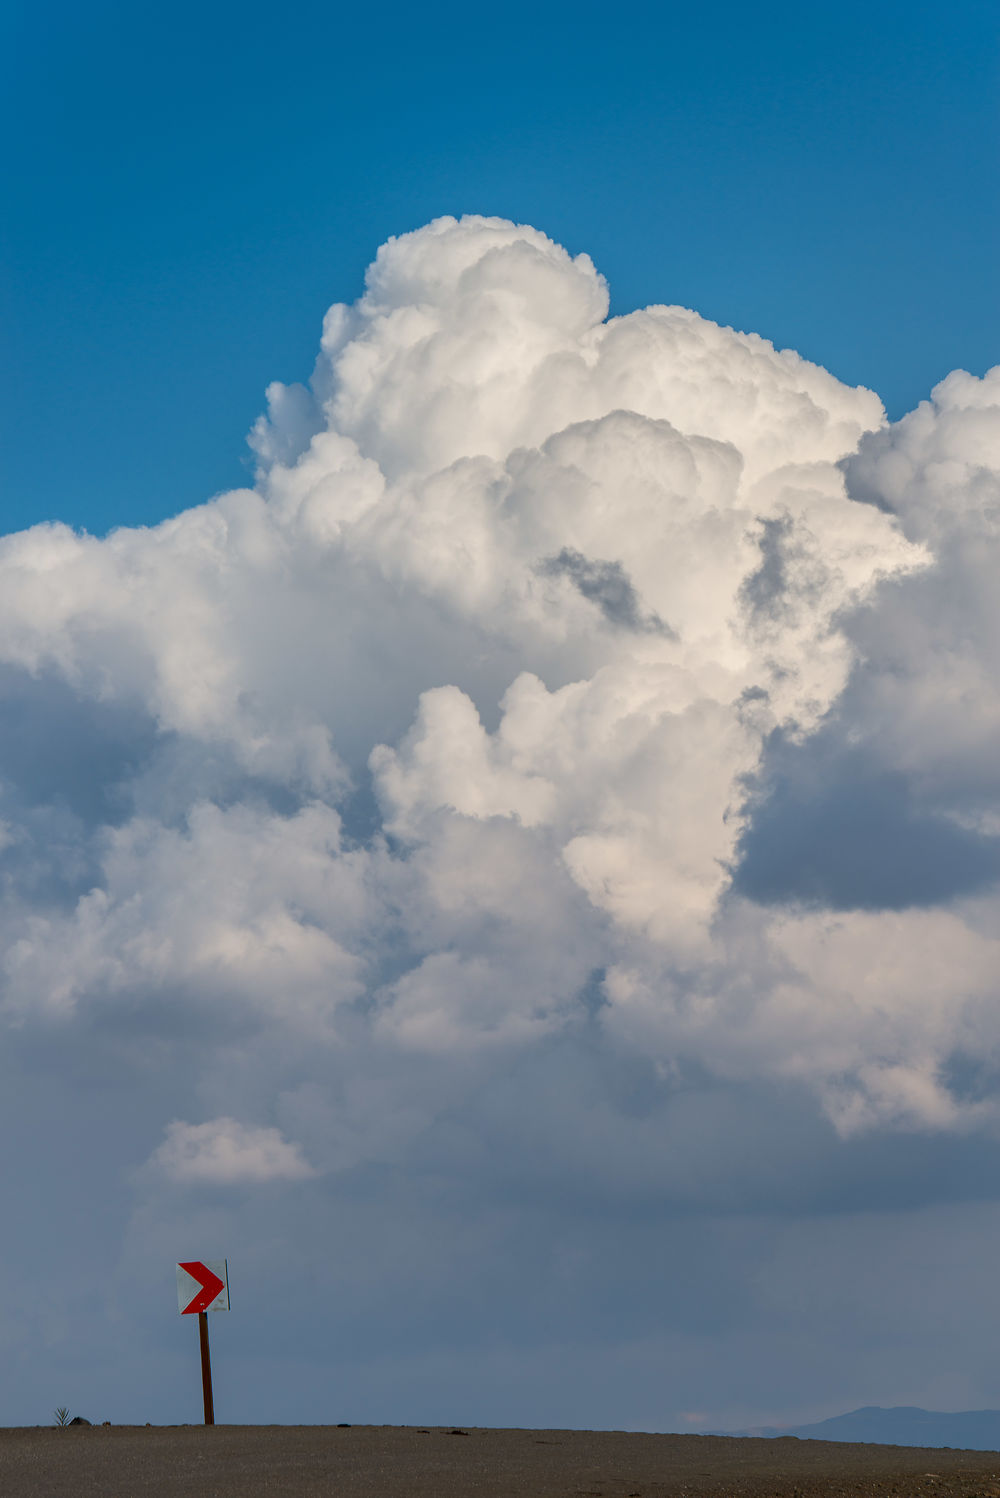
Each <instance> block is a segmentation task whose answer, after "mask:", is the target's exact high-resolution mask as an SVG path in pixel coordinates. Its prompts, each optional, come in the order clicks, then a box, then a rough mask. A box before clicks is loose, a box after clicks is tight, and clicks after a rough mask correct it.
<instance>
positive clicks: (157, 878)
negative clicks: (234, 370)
mask: <svg viewBox="0 0 1000 1498" xmlns="http://www.w3.org/2000/svg"><path fill="white" fill-rule="evenodd" d="M607 305H608V304H607V293H606V288H605V285H604V282H603V280H602V278H601V277H600V275H599V274H598V273H597V272H596V271H595V269H594V267H593V265H592V264H591V262H590V260H589V259H588V258H587V257H586V256H585V255H580V256H577V257H576V258H575V259H573V258H571V257H570V256H569V255H568V254H567V253H566V252H565V251H564V250H562V249H561V248H560V247H559V246H557V245H555V244H553V243H552V242H551V241H550V240H548V239H547V238H546V237H545V236H544V235H542V234H540V233H538V232H537V231H535V230H533V229H530V228H526V227H522V226H515V225H513V224H510V223H506V222H502V221H500V220H495V219H484V218H466V219H463V220H461V221H459V222H456V221H455V220H453V219H440V220H438V221H436V222H435V223H433V224H430V225H429V226H428V227H426V228H424V229H421V230H419V231H418V232H416V233H413V234H409V235H405V236H402V237H400V238H398V239H393V240H390V241H389V243H388V244H386V245H385V246H383V248H382V249H381V250H380V251H379V254H378V256H377V258H376V260H375V262H374V264H373V266H372V267H371V269H370V271H369V274H368V279H367V289H366V291H365V294H364V296H363V297H362V298H361V300H360V301H358V302H357V303H356V304H354V305H353V306H341V305H338V306H335V307H333V308H332V309H331V310H330V312H329V313H328V314H327V317H326V319H325V323H324V330H323V339H322V346H321V351H320V355H319V358H318V360H317V363H316V368H315V370H314V373H313V376H312V379H311V382H310V384H309V386H308V387H300V386H293V387H284V386H280V385H274V386H272V387H271V388H270V390H269V391H268V415H267V416H266V417H265V418H262V419H261V421H260V422H259V423H258V425H257V427H256V429H255V431H254V434H253V439H252V440H253V446H254V450H255V452H256V454H257V459H258V464H259V467H258V472H257V477H256V482H255V484H254V487H253V489H246V490H239V491H236V492H233V493H228V494H224V495H221V496H219V497H217V498H216V499H214V500H212V501H211V502H210V503H208V504H205V505H204V506H202V507H200V508H198V509H194V510H190V511H187V512H185V513H183V514H181V515H179V516H177V517H176V518H174V519H172V520H168V521H165V522H164V523H163V524H162V525H160V526H158V527H156V528H154V529H151V530H144V529H137V530H119V531H116V532H114V533H112V534H111V535H110V536H108V537H107V538H106V539H104V540H96V539H94V538H92V537H90V536H87V535H79V534H74V533H73V532H71V531H70V530H68V529H66V528H65V527H62V526H56V525H52V526H38V527H36V528H34V529H33V530H31V531H28V532H25V533H23V534H20V535H14V536H10V537H7V538H6V539H5V540H4V541H3V543H2V548H0V663H2V672H3V674H2V678H0V685H2V690H3V694H4V697H5V702H6V711H5V717H4V724H5V726H4V729H3V732H2V737H0V773H2V779H3V796H4V805H3V818H4V821H3V833H2V837H3V844H2V855H0V856H2V860H3V865H4V876H5V877H4V884H3V898H2V905H0V919H2V932H3V941H4V957H3V988H2V999H0V1003H2V1013H3V1015H4V1016H5V1018H6V1021H7V1024H8V1025H9V1026H12V1027H16V1029H17V1031H18V1033H19V1034H21V1035H22V1037H23V1036H24V1035H30V1036H33V1037H34V1039H33V1041H32V1045H34V1046H35V1047H36V1052H35V1054H36V1056H37V1055H45V1054H47V1051H46V1047H54V1048H55V1049H54V1050H53V1052H52V1054H62V1047H63V1046H64V1045H65V1044H66V1041H67V1038H69V1037H73V1045H74V1046H75V1047H77V1048H78V1049H79V1051H80V1052H83V1053H86V1052H87V1050H88V1048H90V1049H91V1050H92V1051H93V1054H94V1055H95V1056H98V1055H100V1056H103V1057H104V1058H105V1063H107V1058H108V1057H109V1056H110V1055H113V1056H114V1065H115V1067H117V1068H124V1069H125V1071H126V1072H128V1073H129V1075H131V1076H133V1077H136V1078H139V1079H141V1078H143V1077H147V1076H148V1077H149V1078H152V1077H153V1075H154V1073H155V1078H156V1081H155V1085H153V1083H152V1081H151V1082H150V1091H149V1097H148V1101H147V1102H146V1103H145V1104H144V1105H143V1106H144V1107H145V1108H146V1113H145V1115H144V1116H145V1120H146V1121H145V1123H144V1125H143V1127H142V1128H141V1129H138V1130H137V1137H136V1151H135V1159H134V1162H133V1164H134V1167H135V1170H136V1171H137V1174H136V1175H135V1182H136V1189H137V1190H139V1191H140V1193H141V1192H143V1191H148V1190H149V1189H150V1182H155V1181H158V1180H159V1181H161V1182H162V1183H164V1189H166V1186H167V1185H168V1184H171V1183H172V1186H173V1187H179V1188H184V1187H192V1188H197V1187H198V1186H199V1185H205V1184H212V1185H215V1186H222V1187H225V1186H226V1185H227V1184H229V1183H243V1184H244V1185H245V1184H247V1183H251V1184H252V1183H254V1182H258V1183H259V1182H264V1181H273V1180H286V1181H292V1182H301V1183H302V1184H301V1186H300V1187H299V1188H297V1189H300V1190H302V1191H322V1190H323V1189H324V1185H323V1183H324V1181H329V1180H330V1179H332V1178H333V1177H334V1176H336V1174H337V1173H338V1172H344V1171H351V1170H356V1169H357V1168H359V1167H362V1166H365V1165H377V1166H383V1167H385V1168H396V1167H398V1166H400V1165H406V1166H407V1167H408V1168H411V1169H413V1170H426V1169H434V1170H435V1171H437V1172H439V1173H440V1172H443V1173H444V1174H445V1175H448V1174H449V1173H457V1174H458V1175H462V1174H463V1173H467V1172H469V1171H481V1170H483V1169H484V1168H485V1169H487V1170H493V1171H499V1172H501V1174H502V1173H503V1171H504V1170H505V1169H507V1168H508V1167H509V1168H510V1169H511V1170H513V1171H514V1173H515V1174H518V1173H521V1174H522V1175H532V1174H534V1175H536V1176H537V1175H540V1176H541V1177H542V1178H546V1177H547V1176H548V1175H551V1177H552V1178H553V1179H556V1178H558V1179H560V1180H565V1179H567V1176H570V1177H572V1178H574V1179H579V1180H589V1181H590V1182H591V1184H592V1185H593V1186H594V1189H598V1188H597V1185H595V1183H600V1182H604V1183H605V1185H607V1183H608V1182H610V1181H612V1180H616V1181H618V1182H619V1183H620V1182H622V1181H631V1182H633V1184H634V1185H635V1186H636V1189H645V1188H644V1187H642V1183H643V1182H646V1183H647V1184H648V1183H650V1182H655V1183H656V1189H657V1190H658V1191H667V1192H668V1193H669V1192H670V1191H671V1190H676V1191H679V1192H681V1194H683V1192H684V1191H687V1190H690V1189H692V1187H691V1180H690V1179H686V1184H685V1179H682V1177H683V1171H682V1172H681V1173H680V1174H678V1168H679V1167H678V1166H677V1163H676V1161H674V1162H673V1163H671V1158H670V1157H671V1148H672V1146H671V1145H670V1144H669V1141H670V1140H672V1139H673V1138H674V1137H676V1131H675V1126H674V1124H673V1123H670V1122H669V1119H670V1118H671V1117H673V1115H672V1114H671V1112H670V1110H671V1109H677V1108H682V1109H683V1108H687V1107H689V1105H690V1104H691V1099H692V1098H693V1097H696V1096H701V1095H702V1094H704V1097H705V1098H706V1099H711V1098H715V1099H716V1100H718V1099H719V1097H724V1096H725V1089H726V1087H731V1088H734V1089H736V1091H735V1093H734V1096H737V1095H744V1094H745V1089H746V1088H750V1089H753V1088H757V1087H760V1086H761V1084H764V1085H766V1086H768V1087H772V1086H777V1087H778V1088H779V1089H784V1090H785V1092H787V1094H788V1095H789V1096H791V1097H796V1098H798V1099H799V1101H798V1102H797V1103H796V1104H795V1106H796V1107H797V1108H800V1109H801V1108H802V1107H805V1110H806V1114H808V1113H809V1112H810V1111H812V1112H814V1113H816V1114H817V1115H818V1114H820V1113H825V1115H826V1116H827V1117H829V1118H830V1119H832V1120H833V1122H834V1124H835V1126H836V1128H837V1129H838V1130H839V1131H840V1132H841V1133H842V1134H843V1135H851V1134H852V1133H856V1132H858V1131H863V1130H866V1129H871V1128H873V1127H875V1126H878V1125H888V1126H890V1127H892V1128H895V1127H899V1126H903V1127H905V1128H912V1127H920V1128H925V1129H926V1128H932V1129H936V1128H943V1129H948V1130H951V1129H956V1128H961V1129H967V1128H972V1127H975V1126H978V1125H980V1124H989V1126H990V1127H991V1128H992V1127H995V1125H996V1122H997V1110H996V1106H995V1104H994V1102H993V1101H992V1099H991V1094H990V1090H989V1087H988V1085H987V1082H988V1078H989V1076H990V1075H992V1072H993V1070H994V1068H995V1067H996V1066H997V1065H998V1064H1000V1050H998V1048H1000V1019H998V1017H997V1011H996V1006H995V993H996V985H997V981H998V976H1000V941H998V937H997V935H996V933H997V930H998V923H997V915H998V913H1000V902H998V897H997V890H996V880H997V878H1000V854H998V851H997V850H998V846H1000V844H998V834H1000V823H998V820H997V806H998V793H1000V770H998V759H997V755H996V752H995V745H996V740H997V726H998V722H1000V634H998V624H1000V612H998V605H997V591H996V587H995V574H996V564H997V561H998V551H1000V541H998V535H1000V532H998V516H1000V377H998V372H997V371H994V372H993V374H992V375H990V376H988V377H987V378H986V379H985V380H982V381H980V380H976V379H974V378H972V377H971V376H969V375H966V374H962V373H957V374H954V375H952V376H950V377H949V378H948V379H947V380H946V381H945V382H944V383H943V384H942V385H941V386H939V387H938V389H937V390H936V391H935V392H934V395H933V398H932V400H931V401H930V402H928V403H925V404H924V405H922V406H921V407H920V408H919V409H918V410H917V411H915V412H914V413H912V414H911V415H910V416H908V417H907V418H906V419H905V420H903V421H902V422H900V423H898V424H897V425H895V426H888V425H886V422H885V418H884V414H883V411H882V408H881V405H880V403H879V401H878V399H877V398H876V396H875V395H873V394H872V393H871V392H870V391H867V390H864V389H849V388H846V387H845V386H844V385H842V384H840V383H839V382H838V381H837V380H836V379H834V378H833V377H832V376H831V375H830V374H828V373H827V372H826V371H824V370H823V369H820V368H818V367H816V366H815V365H812V364H809V363H807V362H806V361H805V360H803V359H801V358H799V357H798V356H797V355H796V354H794V353H791V352H789V351H777V350H776V349H774V348H773V347H772V346H771V345H770V344H769V343H767V342H766V341H765V340H764V339H762V338H759V337H757V336H753V335H746V334H742V333H737V332H734V331H732V330H731V329H728V328H721V327H718V326H716V325H715V324H713V323H710V322H707V321H705V320H704V319H702V318H700V317H698V316H697V315H696V314H695V313H693V312H690V311H686V310H683V309H681V308H678V307H651V308H648V309H646V310H645V311H641V312H635V313H632V314H630V315H629V316H625V317H620V318H615V319H612V320H610V321H608V320H607ZM112 1035H114V1036H115V1040H114V1042H112V1040H111V1039H110V1037H111V1036H112ZM123 1035H124V1036H125V1037H128V1038H127V1040H123V1039H122V1037H123ZM105 1063H102V1064H105ZM38 1064H40V1065H41V1064H43V1063H41V1062H39V1063H38ZM96 1064H97V1063H96V1062H95V1065H96ZM640 1073H641V1078H642V1081H641V1086H640V1083H639V1081H637V1078H639V1077H640ZM515 1077H516V1078H518V1079H519V1080H518V1081H517V1082H516V1083H515V1082H513V1081H512V1080H511V1079H512V1078H515ZM626 1077H631V1078H632V1080H631V1081H630V1082H628V1081H626V1080H624V1079H625V1078H626ZM643 1089H644V1090H643ZM741 1089H743V1090H744V1093H741V1092H740V1090H741ZM640 1094H641V1095H642V1096H643V1097H644V1098H645V1102H643V1103H642V1105H641V1107H640V1106H639V1104H638V1103H637V1101H636V1100H637V1098H638V1097H639V1096H640ZM783 1095H784V1094H783ZM803 1099H804V1100H805V1101H804V1102H803ZM685 1100H687V1101H685ZM698 1106H701V1105H698ZM704 1106H705V1107H706V1108H708V1109H709V1112H711V1109H712V1108H714V1107H715V1106H716V1104H715V1103H709V1102H706V1103H705V1105H704ZM715 1127H716V1125H714V1124H712V1123H711V1121H710V1119H709V1115H708V1114H707V1113H706V1114H704V1115H703V1116H702V1121H701V1124H700V1125H699V1123H698V1121H697V1115H692V1118H691V1119H689V1122H688V1124H687V1125H685V1128H686V1129H687V1130H688V1135H689V1137H690V1138H691V1139H696V1138H698V1137H700V1135H699V1130H700V1131H701V1134H703V1135H704V1137H705V1139H710V1137H711V1135H712V1132H713V1129H714V1128H715ZM529 1139H530V1141H531V1146H530V1149H529V1148H528V1147H527V1141H528V1140H529ZM157 1141H160V1142H157ZM708 1147H709V1146H708V1145H706V1148H708ZM697 1148H698V1146H696V1145H692V1150H693V1152H694V1153H695V1154H697ZM505 1160H506V1161H507V1162H508V1163H507V1165H506V1166H505V1165H504V1163H503V1162H504V1161H505ZM144 1161H145V1162H146V1163H145V1164H143V1162H144ZM515 1161H516V1162H518V1163H517V1164H516V1165H515V1164H513V1163H512V1162H515ZM487 1162H489V1163H487ZM140 1167H142V1168H141V1169H140ZM600 1189H604V1187H603V1186H601V1187H600ZM629 1189H631V1188H629ZM199 1251H200V1250H199Z"/></svg>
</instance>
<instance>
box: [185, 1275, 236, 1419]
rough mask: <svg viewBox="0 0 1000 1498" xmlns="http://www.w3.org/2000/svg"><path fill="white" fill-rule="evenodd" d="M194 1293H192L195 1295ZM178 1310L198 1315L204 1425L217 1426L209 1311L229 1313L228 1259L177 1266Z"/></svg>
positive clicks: (186, 1313) (188, 1314)
mask: <svg viewBox="0 0 1000 1498" xmlns="http://www.w3.org/2000/svg"><path fill="white" fill-rule="evenodd" d="M192 1292H193V1293H192ZM177 1309H178V1310H179V1311H180V1313H181V1315H182V1316H193V1315H194V1314H195V1312H197V1315H198V1345H199V1347H200V1348H201V1392H202V1398H203V1400H204V1403H205V1424H206V1425H214V1424H215V1403H214V1401H213V1399H212V1360H211V1357H210V1355H209V1350H208V1313H209V1311H228V1310H229V1266H228V1263H227V1261H226V1260H225V1259H188V1260H187V1261H186V1262H185V1263H183V1264H180V1263H179V1264H178V1265H177Z"/></svg>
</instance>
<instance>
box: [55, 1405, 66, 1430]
mask: <svg viewBox="0 0 1000 1498" xmlns="http://www.w3.org/2000/svg"><path fill="white" fill-rule="evenodd" d="M54 1414H55V1417H56V1424H57V1425H68V1424H69V1410H68V1409H67V1408H66V1406H65V1405H64V1404H61V1405H60V1406H59V1408H58V1409H57V1410H55V1411H54Z"/></svg>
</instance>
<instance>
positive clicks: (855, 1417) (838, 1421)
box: [727, 1404, 1000, 1451]
mask: <svg viewBox="0 0 1000 1498" xmlns="http://www.w3.org/2000/svg"><path fill="white" fill-rule="evenodd" d="M727 1434H729V1435H736V1434H739V1435H745V1436H797V1437H798V1438H799V1440H800V1441H870V1442H872V1443H874V1444H876V1445H882V1446H954V1447H957V1448H960V1449H962V1450H965V1451H1000V1410H958V1411H957V1412H956V1413H955V1414H945V1413H944V1412H943V1411H941V1410H921V1409H918V1408H917V1407H916V1406H915V1405H905V1404H904V1405H896V1406H895V1407H894V1408H892V1409H882V1408H881V1407H880V1406H879V1405H877V1404H869V1405H865V1407H864V1409H860V1410H852V1411H851V1412H850V1414H849V1415H834V1416H833V1417H832V1418H831V1419H829V1420H819V1421H817V1422H816V1424H815V1425H789V1426H786V1427H784V1428H783V1429H777V1428H776V1427H774V1426H764V1427H762V1428H761V1429H759V1430H745V1431H738V1432H736V1431H729V1432H727Z"/></svg>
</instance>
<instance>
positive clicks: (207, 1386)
mask: <svg viewBox="0 0 1000 1498" xmlns="http://www.w3.org/2000/svg"><path fill="white" fill-rule="evenodd" d="M198 1341H199V1342H200V1343H201V1392H202V1393H203V1394H204V1396H205V1424H206V1425H214V1424H215V1406H214V1404H213V1403H212V1361H211V1359H210V1357H209V1355H208V1316H207V1314H206V1313H205V1312H204V1311H199V1312H198Z"/></svg>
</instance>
